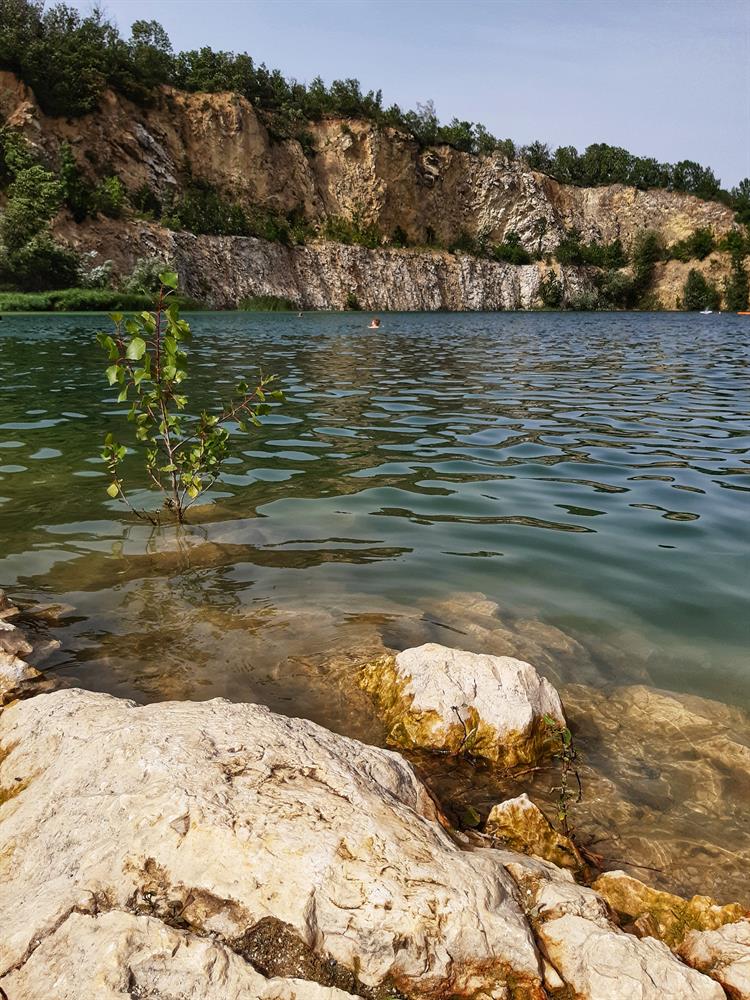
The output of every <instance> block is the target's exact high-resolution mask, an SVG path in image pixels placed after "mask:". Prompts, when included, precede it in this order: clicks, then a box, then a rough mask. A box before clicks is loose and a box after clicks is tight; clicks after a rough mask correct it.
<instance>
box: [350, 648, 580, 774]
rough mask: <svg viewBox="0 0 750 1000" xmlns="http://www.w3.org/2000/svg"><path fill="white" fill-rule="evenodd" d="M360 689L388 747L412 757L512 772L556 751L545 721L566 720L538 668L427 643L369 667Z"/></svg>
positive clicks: (556, 697)
mask: <svg viewBox="0 0 750 1000" xmlns="http://www.w3.org/2000/svg"><path fill="white" fill-rule="evenodd" d="M359 684H360V686H361V687H362V688H364V690H365V691H368V692H369V693H370V694H371V695H372V696H373V698H374V699H375V702H376V704H377V706H378V710H379V712H380V713H381V715H382V717H383V720H384V722H385V724H386V726H387V728H388V742H389V743H390V744H391V745H393V746H397V747H401V748H404V749H418V748H423V749H427V750H434V751H439V752H442V753H452V754H464V755H466V756H469V757H482V758H485V759H487V760H489V761H492V762H493V763H497V764H501V765H503V766H506V767H512V766H514V765H516V764H526V763H534V762H535V761H537V760H539V759H540V758H542V757H544V756H545V755H547V754H548V753H550V752H551V750H552V742H553V741H552V739H551V737H550V733H549V729H548V726H547V725H546V723H545V722H544V717H545V715H546V716H549V717H551V718H553V719H555V721H557V722H559V723H560V724H561V725H565V717H564V715H563V708H562V704H561V702H560V698H559V696H558V694H557V692H556V691H555V689H554V688H553V687H552V685H551V684H550V683H549V682H548V681H547V680H545V679H544V678H542V677H540V676H539V674H538V673H537V672H536V670H535V669H534V667H532V666H531V664H530V663H525V662H523V661H522V660H516V659H514V658H513V657H510V656H489V655H486V654H481V653H468V652H465V651H463V650H457V649H451V648H450V647H448V646H441V645H439V644H437V643H425V645H423V646H418V647H416V648H415V649H407V650H404V651H403V652H401V653H398V654H397V655H396V656H388V655H386V656H381V657H378V658H377V659H375V660H373V661H371V662H370V663H368V664H366V665H365V666H364V667H363V668H362V670H361V671H360V674H359Z"/></svg>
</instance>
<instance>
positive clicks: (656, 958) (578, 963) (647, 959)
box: [505, 854, 726, 1000]
mask: <svg viewBox="0 0 750 1000" xmlns="http://www.w3.org/2000/svg"><path fill="white" fill-rule="evenodd" d="M505 864H506V868H507V870H508V871H509V872H510V873H511V874H512V875H513V877H514V878H515V879H516V881H517V883H518V886H519V889H520V890H521V892H522V894H523V898H524V900H525V904H526V908H527V912H528V914H529V918H530V920H531V921H532V922H533V924H534V929H535V933H536V939H537V942H538V944H539V946H540V948H541V949H542V951H543V953H544V956H545V958H546V959H547V961H549V962H550V963H551V965H552V966H553V967H554V969H555V970H556V972H557V973H558V975H559V976H560V978H561V979H562V980H563V981H564V982H565V983H566V985H567V986H568V987H570V988H571V989H572V991H573V995H574V996H575V997H576V1000H666V998H670V1000H671V998H672V997H674V998H675V1000H677V998H679V1000H726V998H725V996H724V992H723V990H722V989H721V987H720V986H718V984H717V983H715V982H714V981H713V980H711V979H709V978H707V977H706V976H704V975H702V974H696V970H694V969H691V968H688V966H686V965H684V964H683V963H682V962H680V961H679V959H677V958H676V957H675V956H674V955H673V954H672V952H671V951H670V950H669V948H667V946H666V945H665V944H663V943H662V942H661V941H656V940H654V939H653V938H646V939H642V940H641V939H639V938H637V937H635V936H633V935H632V934H626V933H625V932H624V931H622V930H620V929H619V928H617V927H615V926H614V925H613V924H612V922H611V919H610V914H609V910H608V907H607V904H606V903H605V901H604V900H603V899H602V898H601V896H599V895H598V894H597V893H595V892H594V891H593V890H591V889H587V888H585V887H584V886H580V885H577V884H576V883H575V882H573V880H572V878H571V876H570V875H569V874H568V873H567V872H562V871H560V869H556V868H555V867H554V866H553V865H549V864H544V863H543V862H535V861H534V860H533V859H524V858H523V856H522V855H515V856H514V855H510V854H508V855H505Z"/></svg>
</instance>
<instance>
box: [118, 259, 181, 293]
mask: <svg viewBox="0 0 750 1000" xmlns="http://www.w3.org/2000/svg"><path fill="white" fill-rule="evenodd" d="M173 270H174V267H173V265H172V263H171V261H168V260H165V259H164V258H163V257H140V258H139V259H138V260H137V261H136V262H135V265H134V267H133V270H132V271H131V272H130V275H129V276H128V277H127V278H126V279H125V280H124V281H123V283H122V287H123V289H124V290H125V291H126V292H131V293H133V294H136V295H137V294H140V295H148V296H149V297H152V296H153V295H154V294H155V293H156V292H158V291H159V289H160V288H161V275H162V273H163V272H164V271H173Z"/></svg>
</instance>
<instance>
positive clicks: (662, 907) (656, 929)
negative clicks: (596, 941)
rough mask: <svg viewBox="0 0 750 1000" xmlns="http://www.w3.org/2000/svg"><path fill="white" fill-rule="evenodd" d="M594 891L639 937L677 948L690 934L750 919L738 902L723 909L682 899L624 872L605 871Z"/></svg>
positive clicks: (699, 899)
mask: <svg viewBox="0 0 750 1000" xmlns="http://www.w3.org/2000/svg"><path fill="white" fill-rule="evenodd" d="M593 888H594V889H595V890H596V892H598V893H599V895H600V896H603V897H604V899H606V901H607V903H608V904H609V905H610V906H611V907H612V909H613V910H614V911H615V913H617V915H618V917H619V918H620V920H621V921H622V922H623V923H626V924H632V925H633V928H634V930H635V931H636V933H637V934H638V935H639V936H640V937H655V938H658V940H659V941H663V942H664V943H665V944H667V945H669V947H670V948H677V947H679V945H680V944H681V943H682V942H683V940H684V939H685V936H686V935H687V934H688V933H689V932H690V931H713V930H717V929H718V928H719V927H723V926H724V925H725V924H733V923H736V922H737V921H738V920H742V919H743V918H745V917H749V916H750V913H748V911H747V910H746V909H745V908H744V907H742V906H740V904H739V903H729V904H727V905H726V906H722V905H720V904H719V903H717V902H716V900H714V899H711V898H710V897H709V896H693V897H692V898H691V899H684V898H683V897H682V896H675V895H673V894H672V893H670V892H661V891H660V890H658V889H652V888H651V886H648V885H646V884H645V883H643V882H640V881H639V880H638V879H637V878H633V877H632V876H630V875H626V874H625V872H621V871H616V872H605V873H604V875H601V876H600V877H599V878H598V879H597V880H596V882H594V885H593Z"/></svg>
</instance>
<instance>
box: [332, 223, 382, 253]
mask: <svg viewBox="0 0 750 1000" xmlns="http://www.w3.org/2000/svg"><path fill="white" fill-rule="evenodd" d="M320 235H321V236H322V237H323V239H324V240H331V241H332V242H334V243H346V244H348V245H350V246H361V247H368V248H369V249H370V250H375V249H376V248H377V247H379V246H382V244H383V237H382V235H381V234H380V232H379V231H378V229H377V227H376V226H373V225H371V224H370V223H366V222H364V221H363V220H362V218H361V217H360V216H359V215H358V214H355V215H353V216H352V217H351V218H345V217H344V216H343V215H332V216H330V217H329V218H328V219H326V221H325V222H324V223H323V225H322V227H321V230H320Z"/></svg>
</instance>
